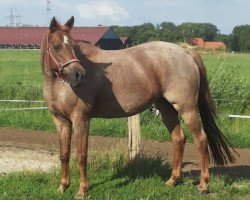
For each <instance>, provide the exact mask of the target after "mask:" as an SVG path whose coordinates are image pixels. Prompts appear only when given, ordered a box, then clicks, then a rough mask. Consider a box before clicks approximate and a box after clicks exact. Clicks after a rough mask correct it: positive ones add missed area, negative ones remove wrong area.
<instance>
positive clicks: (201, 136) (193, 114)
mask: <svg viewBox="0 0 250 200" xmlns="http://www.w3.org/2000/svg"><path fill="white" fill-rule="evenodd" d="M181 116H182V118H183V120H184V121H185V123H186V125H187V127H188V128H189V130H190V131H191V133H192V135H193V137H194V141H195V144H196V147H197V149H198V151H199V157H200V167H201V178H200V184H199V186H198V190H199V192H201V193H205V192H207V190H208V188H207V183H208V181H209V171H208V163H209V158H208V155H209V154H208V148H207V135H206V133H205V132H204V130H203V128H202V126H201V122H200V120H199V117H198V112H197V109H196V108H193V109H187V110H184V109H183V111H182V112H181Z"/></svg>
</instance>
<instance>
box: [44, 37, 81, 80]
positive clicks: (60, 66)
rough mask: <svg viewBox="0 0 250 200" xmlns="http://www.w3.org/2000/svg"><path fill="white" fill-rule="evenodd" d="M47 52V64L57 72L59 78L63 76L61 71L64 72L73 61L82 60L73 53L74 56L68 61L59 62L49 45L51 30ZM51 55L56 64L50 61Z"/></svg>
mask: <svg viewBox="0 0 250 200" xmlns="http://www.w3.org/2000/svg"><path fill="white" fill-rule="evenodd" d="M46 52H47V56H46V57H47V59H46V60H47V64H48V66H49V67H50V68H51V69H52V70H53V71H54V72H55V74H56V76H57V77H58V78H61V72H62V70H63V69H64V68H65V67H67V66H68V65H69V64H70V63H73V62H78V63H80V61H79V60H78V59H77V58H76V56H75V54H74V55H73V56H74V58H72V59H71V60H69V61H66V62H64V63H61V62H58V61H57V59H56V58H55V57H54V56H53V54H52V53H51V49H50V47H49V32H48V33H47V50H46ZM49 57H51V58H52V60H53V62H54V63H55V64H56V65H55V66H53V65H50V62H49V60H50V59H49Z"/></svg>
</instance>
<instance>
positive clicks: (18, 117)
mask: <svg viewBox="0 0 250 200" xmlns="http://www.w3.org/2000/svg"><path fill="white" fill-rule="evenodd" d="M0 55H1V56H0V99H26V100H43V96H42V80H43V77H42V73H41V70H40V52H39V51H19V50H1V51H0ZM203 57H204V61H205V64H206V66H207V69H208V72H209V73H208V75H209V79H211V88H212V92H213V94H215V97H219V98H222V99H226V100H235V99H236V100H239V101H237V102H234V101H231V102H217V104H218V123H219V124H220V126H221V127H222V130H223V132H225V134H226V136H227V137H228V138H229V140H230V141H231V142H232V143H233V145H235V146H237V147H250V135H249V131H250V120H249V119H229V118H226V117H225V115H227V114H246V115H250V109H249V104H250V103H249V101H250V97H249V92H248V93H247V92H246V91H247V90H248V91H249V88H250V55H249V54H224V53H221V54H214V55H212V54H211V55H209V54H207V55H204V56H203ZM235 66H240V67H239V68H237V69H235ZM218 69H219V70H218ZM234 69H235V70H234ZM230 70H231V71H232V70H233V71H232V72H231V73H230V75H229V76H228V74H226V73H227V71H230ZM230 78H233V80H234V82H233V84H234V85H233V86H232V87H231V85H230V83H232V81H230ZM220 80H224V82H223V84H221V83H220ZM244 80H245V81H244ZM227 81H228V82H227ZM246 95H247V96H246ZM242 98H244V99H242ZM37 106H46V105H45V104H44V103H13V102H12V103H9V102H0V109H5V108H20V107H37ZM0 119H1V120H0V127H11V128H24V129H34V130H44V131H51V132H53V131H55V126H54V124H53V123H52V120H51V115H50V113H49V112H48V111H47V110H29V111H3V110H0ZM90 132H91V134H93V135H103V136H115V137H125V135H126V119H112V120H104V119H94V120H92V122H91V131H90ZM141 132H142V137H143V138H144V139H149V138H150V139H156V140H161V141H164V140H170V136H169V134H168V133H167V131H166V129H165V127H164V125H163V124H162V123H161V120H160V117H155V116H154V115H153V114H152V113H150V112H149V111H145V112H144V113H143V114H142V115H141ZM188 141H189V142H192V137H191V136H190V134H188Z"/></svg>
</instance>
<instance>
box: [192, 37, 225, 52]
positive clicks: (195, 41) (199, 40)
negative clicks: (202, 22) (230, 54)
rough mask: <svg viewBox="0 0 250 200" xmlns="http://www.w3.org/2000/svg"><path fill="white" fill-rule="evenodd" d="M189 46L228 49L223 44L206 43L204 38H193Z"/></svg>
mask: <svg viewBox="0 0 250 200" xmlns="http://www.w3.org/2000/svg"><path fill="white" fill-rule="evenodd" d="M189 44H190V45H192V46H201V47H206V48H209V49H213V50H216V49H226V45H225V44H224V43H223V42H205V41H204V40H203V39H202V38H191V39H190V40H189Z"/></svg>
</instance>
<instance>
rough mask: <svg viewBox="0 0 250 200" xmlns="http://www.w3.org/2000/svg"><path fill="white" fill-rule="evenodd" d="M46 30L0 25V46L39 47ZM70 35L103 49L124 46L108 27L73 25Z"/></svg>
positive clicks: (44, 28)
mask: <svg viewBox="0 0 250 200" xmlns="http://www.w3.org/2000/svg"><path fill="white" fill-rule="evenodd" d="M47 30H48V28H47V27H0V48H1V49H10V48H11V49H39V48H40V47H41V42H42V38H43V35H44V34H45V32H46V31H47ZM71 35H72V37H73V38H74V39H75V40H86V41H89V42H90V43H91V44H93V45H96V46H98V47H100V48H101V49H105V50H116V49H121V48H124V44H123V42H122V41H121V39H120V38H119V37H118V35H117V34H116V33H115V32H114V31H113V30H112V29H111V28H110V27H104V26H98V27H74V28H73V29H72V32H71Z"/></svg>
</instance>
